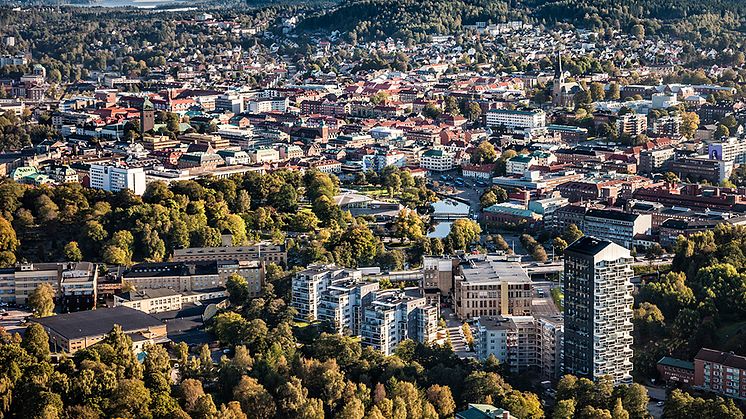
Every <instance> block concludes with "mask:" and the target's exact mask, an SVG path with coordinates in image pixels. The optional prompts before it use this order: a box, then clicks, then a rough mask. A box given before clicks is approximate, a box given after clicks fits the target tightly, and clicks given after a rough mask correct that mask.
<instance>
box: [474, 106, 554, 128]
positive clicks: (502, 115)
mask: <svg viewBox="0 0 746 419" xmlns="http://www.w3.org/2000/svg"><path fill="white" fill-rule="evenodd" d="M486 121H487V126H488V127H490V128H498V127H504V128H506V129H509V130H519V129H534V128H541V127H544V126H546V124H547V114H546V113H545V112H544V111H543V110H541V109H516V110H511V109H491V110H489V111H487V115H486Z"/></svg>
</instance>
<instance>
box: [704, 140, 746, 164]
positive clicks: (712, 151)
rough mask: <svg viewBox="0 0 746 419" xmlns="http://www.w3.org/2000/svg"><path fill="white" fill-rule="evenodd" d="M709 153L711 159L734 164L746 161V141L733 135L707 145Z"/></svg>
mask: <svg viewBox="0 0 746 419" xmlns="http://www.w3.org/2000/svg"><path fill="white" fill-rule="evenodd" d="M707 155H708V157H709V158H710V159H711V160H723V161H729V162H732V163H734V164H744V163H746V141H744V140H743V139H741V138H736V137H731V138H727V139H723V140H721V141H716V142H712V143H710V144H708V145H707Z"/></svg>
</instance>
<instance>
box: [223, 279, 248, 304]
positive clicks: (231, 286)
mask: <svg viewBox="0 0 746 419" xmlns="http://www.w3.org/2000/svg"><path fill="white" fill-rule="evenodd" d="M225 288H226V289H227V291H228V298H229V300H230V302H231V304H234V305H238V306H240V305H243V304H245V303H246V301H247V300H248V298H249V293H250V291H249V282H248V281H247V280H246V278H244V277H242V276H241V275H239V274H237V273H232V274H231V275H230V276H229V277H228V279H227V280H226V281H225Z"/></svg>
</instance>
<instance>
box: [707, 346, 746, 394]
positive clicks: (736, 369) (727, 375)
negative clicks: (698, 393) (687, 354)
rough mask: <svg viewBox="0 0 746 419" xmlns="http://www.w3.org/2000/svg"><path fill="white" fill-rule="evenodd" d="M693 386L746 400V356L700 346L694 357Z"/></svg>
mask: <svg viewBox="0 0 746 419" xmlns="http://www.w3.org/2000/svg"><path fill="white" fill-rule="evenodd" d="M694 386H695V387H696V388H700V389H702V390H705V391H710V392H713V393H717V394H720V395H723V396H725V397H731V398H734V399H741V400H746V356H741V355H736V354H734V353H733V352H720V351H716V350H714V349H707V348H702V349H700V350H699V352H697V356H695V357H694Z"/></svg>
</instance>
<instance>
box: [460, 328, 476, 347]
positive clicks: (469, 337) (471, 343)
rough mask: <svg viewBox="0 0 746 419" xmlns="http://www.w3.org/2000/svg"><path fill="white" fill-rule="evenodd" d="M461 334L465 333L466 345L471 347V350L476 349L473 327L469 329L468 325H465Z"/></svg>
mask: <svg viewBox="0 0 746 419" xmlns="http://www.w3.org/2000/svg"><path fill="white" fill-rule="evenodd" d="M461 333H463V335H464V340H465V341H466V344H467V345H469V347H470V348H472V347H474V335H472V333H471V327H469V324H468V323H464V324H462V325H461Z"/></svg>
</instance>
